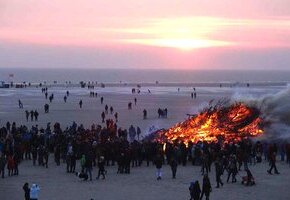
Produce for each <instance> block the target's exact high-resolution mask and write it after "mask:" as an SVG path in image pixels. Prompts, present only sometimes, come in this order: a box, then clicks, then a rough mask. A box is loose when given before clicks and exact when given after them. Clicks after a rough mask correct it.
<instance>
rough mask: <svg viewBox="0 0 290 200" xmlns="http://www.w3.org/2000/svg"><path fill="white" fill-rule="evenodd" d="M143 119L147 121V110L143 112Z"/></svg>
mask: <svg viewBox="0 0 290 200" xmlns="http://www.w3.org/2000/svg"><path fill="white" fill-rule="evenodd" d="M143 119H147V110H146V109H144V110H143Z"/></svg>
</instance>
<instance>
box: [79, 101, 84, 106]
mask: <svg viewBox="0 0 290 200" xmlns="http://www.w3.org/2000/svg"><path fill="white" fill-rule="evenodd" d="M79 105H80V108H82V107H83V100H80V102H79Z"/></svg>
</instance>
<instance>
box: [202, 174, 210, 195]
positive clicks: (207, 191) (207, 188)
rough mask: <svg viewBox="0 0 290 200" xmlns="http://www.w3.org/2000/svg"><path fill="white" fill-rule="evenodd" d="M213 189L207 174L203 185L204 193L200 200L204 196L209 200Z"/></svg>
mask: <svg viewBox="0 0 290 200" xmlns="http://www.w3.org/2000/svg"><path fill="white" fill-rule="evenodd" d="M211 191H212V188H211V184H210V180H209V178H208V175H207V174H205V175H204V177H203V183H202V193H201V196H200V200H202V197H203V195H205V199H206V200H209V194H210V193H211Z"/></svg>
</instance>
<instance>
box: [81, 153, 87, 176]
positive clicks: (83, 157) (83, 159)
mask: <svg viewBox="0 0 290 200" xmlns="http://www.w3.org/2000/svg"><path fill="white" fill-rule="evenodd" d="M80 164H81V170H82V173H84V172H85V164H86V156H85V155H84V154H83V155H82V157H81V160H80Z"/></svg>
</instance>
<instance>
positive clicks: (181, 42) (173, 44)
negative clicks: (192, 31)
mask: <svg viewBox="0 0 290 200" xmlns="http://www.w3.org/2000/svg"><path fill="white" fill-rule="evenodd" d="M124 42H126V43H132V44H140V45H148V46H156V47H169V48H176V49H180V50H184V51H190V50H193V49H199V48H209V47H218V46H229V45H231V43H229V42H224V41H215V40H206V39H193V38H189V39H182V38H176V39H175V38H167V39H128V40H124Z"/></svg>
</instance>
